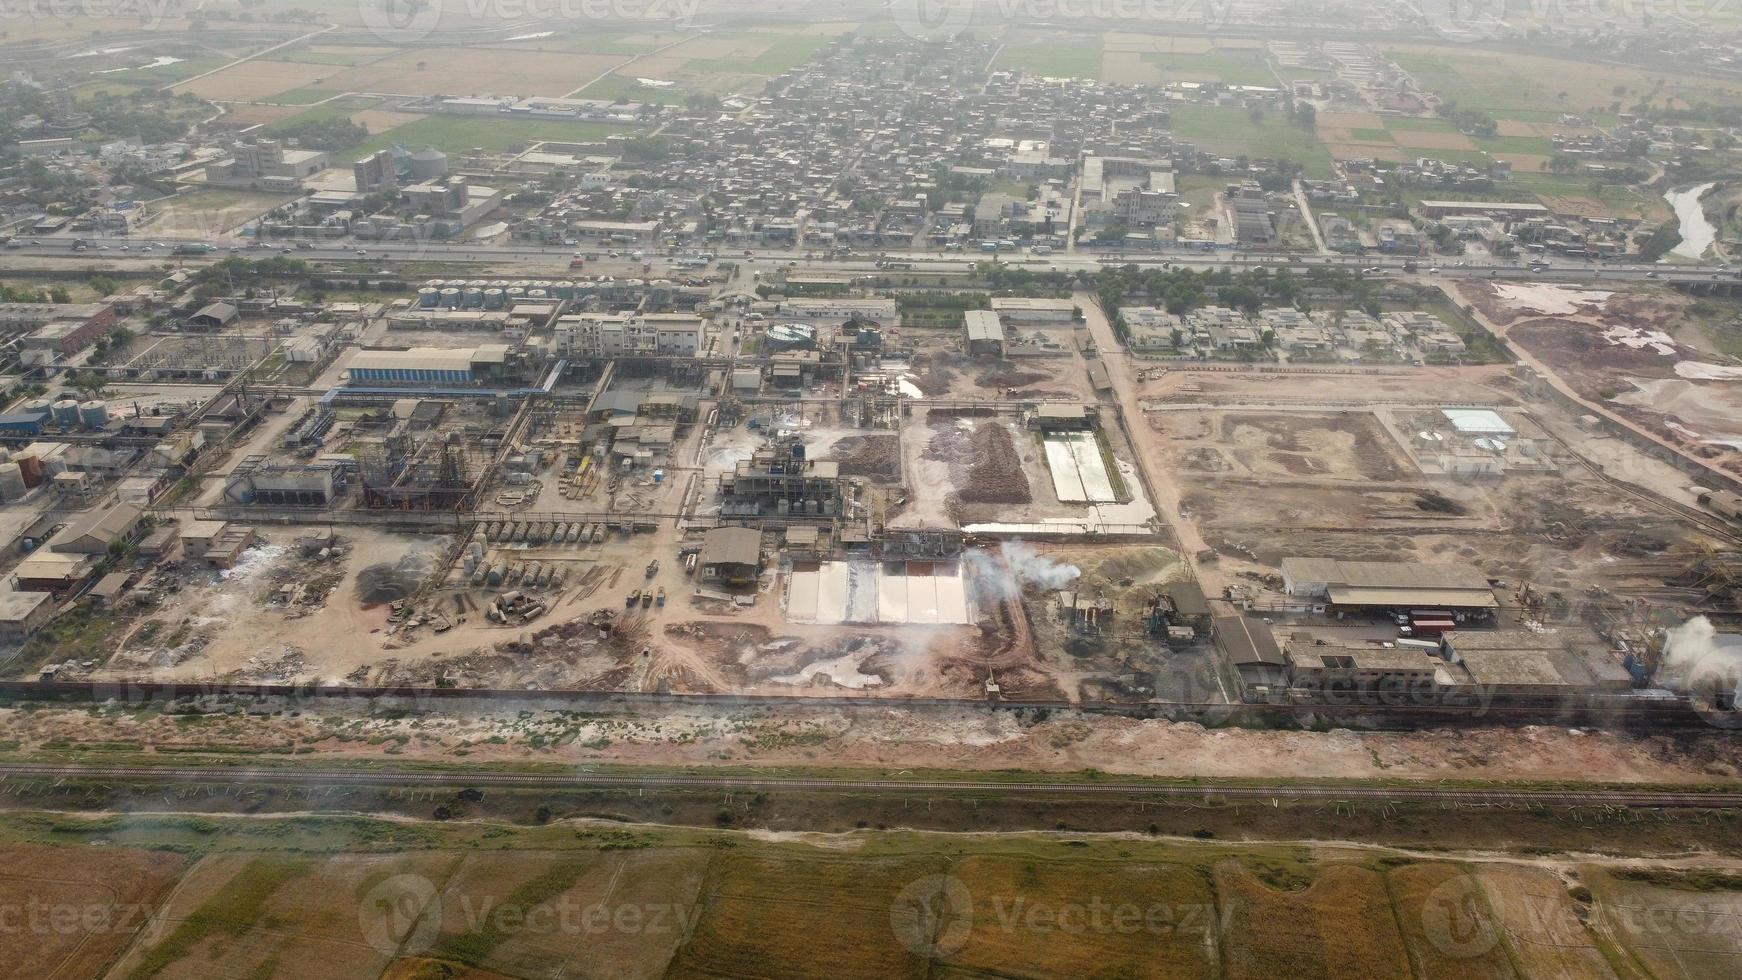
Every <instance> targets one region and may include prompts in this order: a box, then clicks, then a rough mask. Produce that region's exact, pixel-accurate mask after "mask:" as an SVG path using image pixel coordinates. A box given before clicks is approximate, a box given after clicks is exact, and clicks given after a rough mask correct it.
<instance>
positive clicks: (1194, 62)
mask: <svg viewBox="0 0 1742 980" xmlns="http://www.w3.org/2000/svg"><path fill="white" fill-rule="evenodd" d="M1143 60H1144V61H1146V62H1148V63H1149V64H1152V65H1154V66H1155V67H1156V68H1158V69H1160V71H1161V77H1162V79H1163V80H1165V81H1170V82H1171V81H1175V80H1183V81H1188V82H1222V83H1224V84H1228V85H1271V86H1274V85H1275V84H1276V74H1275V73H1274V72H1272V71H1271V70H1270V61H1269V59H1268V58H1267V57H1266V56H1265V54H1264V52H1263V51H1262V50H1258V49H1252V50H1238V49H1227V50H1217V51H1212V52H1209V53H1208V54H1182V53H1178V52H1173V53H1162V52H1155V51H1149V52H1145V53H1144V55H1143Z"/></svg>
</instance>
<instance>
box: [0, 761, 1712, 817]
mask: <svg viewBox="0 0 1742 980" xmlns="http://www.w3.org/2000/svg"><path fill="white" fill-rule="evenodd" d="M38 779H51V780H61V779H79V780H116V781H125V782H152V783H177V784H187V783H259V784H265V785H286V786H291V785H294V786H438V787H451V786H461V787H485V786H498V787H503V788H506V789H705V790H731V791H740V790H742V791H755V790H769V791H784V792H792V791H807V792H852V793H863V792H882V793H903V794H911V795H914V796H960V795H978V794H990V795H996V796H1046V797H1059V796H1076V797H1117V798H1130V797H1145V798H1152V799H1170V800H1206V799H1224V800H1260V801H1266V802H1268V801H1272V800H1275V801H1280V802H1295V801H1311V800H1318V801H1325V802H1339V801H1346V802H1371V803H1434V802H1442V803H1465V804H1483V805H1511V806H1608V807H1630V808H1648V809H1658V808H1662V809H1711V810H1736V809H1742V792H1726V791H1718V790H1713V791H1711V792H1698V791H1694V792H1675V791H1666V790H1655V789H1631V788H1627V787H1614V788H1587V789H1564V790H1561V789H1531V788H1518V789H1509V788H1504V787H1495V788H1467V787H1446V786H1440V785H1434V784H1421V785H1399V786H1372V785H1357V786H1334V785H1312V784H1305V785H1297V784H1290V783H1272V784H1254V783H1241V784H1227V785H1223V784H1208V785H1205V784H1184V783H1145V782H1133V781H1119V780H1110V781H1096V782H1057V781H1049V780H1011V781H1006V780H991V779H928V778H912V779H834V778H820V777H810V776H790V775H780V774H777V773H771V774H767V775H756V776H745V775H738V774H734V773H721V774H710V775H694V774H689V773H673V774H661V773H645V774H635V773H600V772H588V771H586V770H580V771H576V772H565V773H551V774H543V773H503V772H490V771H478V772H468V771H464V770H457V771H450V772H431V771H428V770H424V769H398V768H375V769H369V770H360V769H325V768H320V767H303V766H298V765H287V766H284V767H281V768H270V769H228V768H224V767H222V766H215V767H178V766H163V767H159V766H98V765H38V764H32V763H3V764H0V784H4V783H12V782H18V781H21V780H26V781H28V780H38Z"/></svg>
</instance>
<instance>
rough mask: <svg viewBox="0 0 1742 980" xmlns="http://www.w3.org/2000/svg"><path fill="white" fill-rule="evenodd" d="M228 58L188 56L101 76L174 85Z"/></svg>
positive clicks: (109, 79) (125, 81)
mask: <svg viewBox="0 0 1742 980" xmlns="http://www.w3.org/2000/svg"><path fill="white" fill-rule="evenodd" d="M228 60H229V59H227V58H187V59H184V60H181V61H177V62H175V63H174V64H170V65H144V66H141V67H138V68H123V69H116V70H111V71H105V72H102V73H101V74H100V76H99V77H101V78H102V79H103V80H104V81H107V82H118V83H120V84H122V85H151V86H157V85H172V84H174V83H176V82H179V81H181V80H182V79H184V78H192V77H194V76H195V75H198V74H201V73H203V72H208V71H211V70H212V69H214V68H217V67H220V66H222V65H223V64H224V63H225V62H227V61H228Z"/></svg>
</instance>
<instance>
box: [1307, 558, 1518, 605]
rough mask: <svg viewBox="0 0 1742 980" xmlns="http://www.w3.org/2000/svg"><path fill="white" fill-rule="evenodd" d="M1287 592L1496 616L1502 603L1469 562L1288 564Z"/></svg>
mask: <svg viewBox="0 0 1742 980" xmlns="http://www.w3.org/2000/svg"><path fill="white" fill-rule="evenodd" d="M1282 584H1283V589H1284V590H1285V591H1286V592H1288V594H1289V595H1296V596H1303V597H1308V598H1323V599H1327V600H1329V601H1330V603H1331V605H1333V606H1347V607H1368V608H1381V607H1382V608H1393V609H1407V608H1416V609H1424V608H1427V609H1449V610H1454V611H1470V610H1492V609H1494V608H1495V607H1497V606H1498V605H1499V604H1500V603H1499V601H1498V600H1496V599H1495V598H1494V589H1493V588H1492V587H1491V586H1490V585H1489V584H1488V576H1486V575H1484V574H1483V573H1482V570H1481V569H1479V568H1477V567H1476V566H1474V565H1471V564H1469V563H1467V562H1446V563H1440V564H1426V563H1421V562H1401V561H1340V560H1338V559H1335V558H1284V559H1283V560H1282Z"/></svg>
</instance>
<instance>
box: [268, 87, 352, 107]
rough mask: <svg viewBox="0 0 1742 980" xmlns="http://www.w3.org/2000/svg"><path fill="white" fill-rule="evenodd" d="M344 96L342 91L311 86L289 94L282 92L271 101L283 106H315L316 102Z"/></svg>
mask: <svg viewBox="0 0 1742 980" xmlns="http://www.w3.org/2000/svg"><path fill="white" fill-rule="evenodd" d="M344 94H345V93H344V91H343V90H341V89H336V88H321V87H319V86H314V85H311V86H307V87H305V88H293V89H291V90H290V91H288V92H280V93H278V94H277V95H274V96H273V97H272V98H271V100H270V101H272V102H277V103H280V104H282V105H314V104H315V103H316V102H325V101H326V100H327V99H330V98H332V97H333V96H335V95H344Z"/></svg>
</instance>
